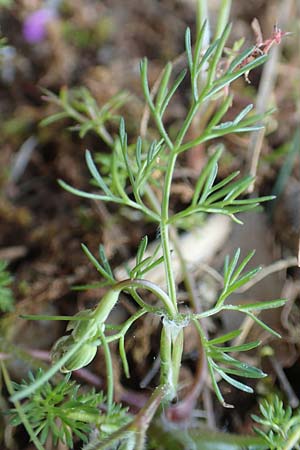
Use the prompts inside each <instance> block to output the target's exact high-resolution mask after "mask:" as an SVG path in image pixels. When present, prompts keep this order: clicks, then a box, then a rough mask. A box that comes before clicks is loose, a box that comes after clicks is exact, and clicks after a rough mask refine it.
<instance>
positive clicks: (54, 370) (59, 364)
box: [10, 336, 86, 402]
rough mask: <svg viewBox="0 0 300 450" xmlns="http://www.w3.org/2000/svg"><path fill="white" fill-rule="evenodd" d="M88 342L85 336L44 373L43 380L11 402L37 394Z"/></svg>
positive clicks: (23, 390)
mask: <svg viewBox="0 0 300 450" xmlns="http://www.w3.org/2000/svg"><path fill="white" fill-rule="evenodd" d="M85 341H86V336H83V337H82V338H81V339H79V340H78V341H77V342H76V343H75V344H74V345H72V347H71V348H70V350H68V351H67V352H66V353H65V354H64V356H62V358H61V359H60V360H59V361H57V363H55V364H54V365H53V366H52V367H51V368H50V369H49V370H48V371H47V372H45V373H44V375H43V376H41V378H39V379H38V380H36V381H35V382H34V383H32V384H31V385H30V386H27V387H26V388H25V389H22V391H18V392H17V393H15V394H14V395H12V396H11V398H10V400H11V401H12V402H16V401H17V400H22V399H23V398H25V397H29V396H30V395H31V394H32V393H33V392H35V391H36V390H37V389H38V388H39V387H41V386H42V385H43V384H45V383H46V382H47V381H48V380H50V378H52V377H53V376H54V375H55V374H56V373H57V372H58V371H59V370H60V369H61V368H62V366H63V365H64V364H65V363H66V362H67V361H68V360H69V359H70V358H71V356H73V355H74V354H75V353H76V352H77V351H78V350H79V349H80V348H81V347H82V345H83V344H84V342H85Z"/></svg>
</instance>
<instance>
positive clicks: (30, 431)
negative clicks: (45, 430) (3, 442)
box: [0, 361, 45, 450]
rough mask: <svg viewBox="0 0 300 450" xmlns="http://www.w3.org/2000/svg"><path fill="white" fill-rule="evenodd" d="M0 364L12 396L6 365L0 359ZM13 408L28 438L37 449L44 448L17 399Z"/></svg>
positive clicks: (12, 391)
mask: <svg viewBox="0 0 300 450" xmlns="http://www.w3.org/2000/svg"><path fill="white" fill-rule="evenodd" d="M0 364H1V369H2V373H3V378H4V381H5V384H6V387H7V390H8V392H9V394H10V395H11V397H13V396H14V390H13V386H12V383H11V380H10V377H9V374H8V372H7V370H6V367H5V365H4V363H3V362H2V361H0ZM13 403H14V405H15V408H16V410H17V413H18V414H19V416H20V419H21V420H22V423H23V425H24V427H25V429H26V431H27V433H28V435H29V436H30V440H31V441H32V442H33V443H34V445H35V447H36V448H37V449H38V450H45V449H44V447H43V446H42V444H41V443H40V441H39V439H38V438H37V436H36V434H35V432H34V430H33V429H32V426H31V424H30V422H29V420H28V419H27V416H26V414H25V412H24V410H23V408H22V405H21V404H20V402H18V401H17V400H15V401H14V402H13Z"/></svg>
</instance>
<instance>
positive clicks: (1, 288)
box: [0, 260, 14, 312]
mask: <svg viewBox="0 0 300 450" xmlns="http://www.w3.org/2000/svg"><path fill="white" fill-rule="evenodd" d="M6 267H7V262H6V261H2V260H0V311H2V312H9V311H12V310H13V309H14V296H13V293H12V290H11V289H10V287H9V285H10V284H11V282H12V278H11V276H10V273H9V272H8V271H7V270H5V269H6Z"/></svg>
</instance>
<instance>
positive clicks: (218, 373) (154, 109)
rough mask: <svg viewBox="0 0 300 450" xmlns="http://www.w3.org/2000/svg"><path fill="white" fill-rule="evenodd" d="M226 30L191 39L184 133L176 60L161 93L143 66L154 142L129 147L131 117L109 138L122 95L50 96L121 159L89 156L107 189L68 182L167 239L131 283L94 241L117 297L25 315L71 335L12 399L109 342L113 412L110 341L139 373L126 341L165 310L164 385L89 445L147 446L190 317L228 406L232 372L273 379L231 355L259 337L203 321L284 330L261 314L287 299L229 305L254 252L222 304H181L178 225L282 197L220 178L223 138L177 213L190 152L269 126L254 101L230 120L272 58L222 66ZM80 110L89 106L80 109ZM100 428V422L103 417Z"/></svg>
mask: <svg viewBox="0 0 300 450" xmlns="http://www.w3.org/2000/svg"><path fill="white" fill-rule="evenodd" d="M225 3H226V2H225ZM223 22H224V20H223ZM219 28H220V30H219V31H220V32H219V33H217V37H216V39H215V40H214V41H213V43H212V44H210V45H209V46H207V47H206V45H205V39H206V32H207V25H206V23H203V25H202V26H201V28H199V29H198V34H197V37H196V41H195V43H194V46H193V48H192V43H191V34H190V30H189V29H188V30H187V32H186V36H185V44H186V54H187V63H188V73H189V78H190V85H191V102H190V105H189V109H188V111H187V114H186V117H185V119H184V120H183V122H182V124H181V127H180V128H179V130H177V132H176V133H175V135H174V136H171V134H170V133H169V131H168V129H167V128H166V125H165V123H164V114H165V111H166V109H167V108H168V107H169V105H170V103H171V101H172V99H173V96H174V94H175V92H176V91H177V89H178V88H179V86H180V84H181V83H182V81H183V80H184V78H185V77H186V76H187V71H186V70H184V71H182V72H181V73H180V74H179V75H178V77H177V78H175V80H174V81H173V75H172V64H171V63H168V64H167V65H166V67H165V69H164V71H163V74H162V77H161V80H160V84H159V87H158V90H157V93H156V95H155V97H153V95H152V93H151V90H150V87H149V84H148V76H147V69H148V62H147V60H146V59H144V60H143V61H142V62H141V80H142V88H143V93H144V96H145V100H146V103H147V106H148V108H149V110H150V112H151V115H152V118H153V121H154V123H155V125H156V129H157V139H156V140H154V141H152V142H148V141H147V139H146V138H143V139H142V138H141V137H139V138H138V139H137V141H136V142H135V143H133V144H130V145H129V144H128V137H127V133H126V127H125V121H124V119H122V118H121V119H120V123H119V133H118V135H117V136H112V135H111V134H109V131H108V129H107V128H106V119H107V118H115V117H114V116H113V115H112V114H111V108H112V105H113V106H115V104H116V102H118V101H115V100H113V101H112V102H111V103H110V104H108V106H107V107H102V108H98V106H97V105H96V104H95V102H94V101H93V99H92V98H91V97H90V94H89V93H88V92H87V91H86V90H81V91H80V97H79V103H78V102H77V103H76V101H75V103H74V101H73V100H72V102H71V103H72V105H71V109H70V99H69V98H68V97H67V95H66V92H63V94H61V95H60V97H59V101H57V97H55V96H53V95H52V94H49V93H48V98H52V100H53V101H54V102H56V103H57V102H58V104H59V105H60V106H61V107H63V111H62V112H61V113H58V114H56V115H54V116H52V117H50V118H48V119H46V123H48V124H49V123H50V122H52V121H55V120H58V119H61V118H64V117H73V118H74V119H75V120H76V121H77V122H78V123H79V129H80V132H81V135H84V134H85V133H86V132H87V131H89V130H94V131H96V132H97V133H98V134H99V135H100V136H101V138H102V139H103V140H104V141H105V143H106V144H108V145H109V147H110V148H111V156H110V158H109V159H107V164H108V165H109V171H106V174H105V175H106V176H105V177H103V176H102V175H101V174H100V171H99V169H98V167H97V165H96V164H95V162H94V160H93V158H92V155H91V153H90V152H89V151H87V152H86V163H87V167H88V169H89V171H90V174H91V177H92V185H93V187H94V188H97V189H98V190H99V192H86V191H82V190H79V189H77V188H74V187H72V186H70V185H68V184H67V183H66V182H64V181H60V185H61V186H62V187H63V188H64V189H66V190H67V191H69V192H71V193H73V194H75V195H79V196H81V197H84V198H89V199H92V200H96V201H99V200H100V201H105V202H111V203H115V204H118V205H121V206H125V207H127V208H131V209H134V210H137V211H139V212H140V213H141V214H142V215H143V216H144V217H145V218H146V219H147V220H151V221H152V222H154V223H155V224H156V226H157V227H159V231H160V242H159V245H158V246H157V249H156V251H155V252H154V253H153V254H152V255H151V256H146V249H147V244H148V238H147V237H145V238H143V239H142V240H141V242H140V245H139V247H138V250H137V256H136V265H135V267H134V268H133V269H131V271H130V273H129V277H128V279H125V280H123V281H121V282H118V281H117V280H116V279H115V278H114V274H113V270H112V269H111V267H110V265H109V262H108V260H107V258H106V256H105V252H104V250H103V248H102V247H100V251H99V258H96V257H95V256H94V255H93V254H92V253H91V252H90V251H89V250H88V248H87V247H86V246H83V250H84V252H85V253H86V255H87V257H88V258H89V260H90V261H91V262H92V264H93V265H94V266H95V268H96V269H97V270H98V272H99V273H100V275H101V276H102V277H103V278H104V280H105V284H106V285H107V287H108V290H107V293H106V294H105V295H104V296H103V298H102V299H101V301H100V302H99V304H98V306H97V307H96V308H95V309H94V310H85V311H81V312H80V313H78V314H76V315H75V316H73V317H71V318H67V317H64V316H63V317H59V316H57V317H53V316H50V317H46V316H25V317H27V318H29V319H35V320H36V319H49V320H69V324H68V326H67V330H66V331H67V334H66V335H65V336H63V337H61V338H60V339H59V340H58V341H57V342H56V344H55V345H54V347H53V349H52V359H53V365H52V367H51V368H50V369H49V370H48V371H47V372H46V373H44V374H43V375H41V376H39V377H38V378H37V379H35V380H34V381H33V382H32V383H31V384H29V385H28V386H26V387H23V388H22V389H21V390H19V391H18V392H17V393H15V394H14V395H12V397H11V399H12V401H14V402H16V401H19V400H21V399H24V398H26V397H28V396H32V395H34V393H35V392H36V391H37V390H38V389H40V388H41V386H42V385H43V384H44V383H47V382H48V380H49V379H50V378H51V377H52V376H53V375H54V374H55V373H56V372H57V371H59V370H61V371H63V372H72V371H73V370H76V369H79V368H81V367H84V366H86V365H87V364H89V362H91V361H92V359H93V358H94V356H95V354H96V351H97V348H98V347H99V346H102V347H103V350H104V357H105V363H106V369H107V386H108V387H107V411H108V414H110V413H111V411H112V410H113V389H114V381H113V375H114V374H113V369H112V358H111V354H110V347H109V344H110V343H111V342H114V341H116V342H118V344H119V352H120V357H121V359H122V362H123V367H124V373H125V375H126V376H127V377H129V376H130V372H129V364H128V361H127V355H126V351H125V345H124V341H125V336H126V333H127V332H128V330H129V329H130V327H131V326H132V325H133V324H134V323H135V322H136V321H137V320H138V319H139V318H140V317H142V316H144V315H146V314H156V315H158V316H159V317H160V318H161V322H162V331H161V340H160V360H161V367H160V384H159V386H158V387H157V388H156V389H155V390H154V392H153V394H152V395H151V397H150V398H149V400H148V402H147V403H146V405H145V407H144V408H143V409H142V410H141V411H140V413H139V414H138V415H137V416H136V417H135V418H133V420H132V421H131V422H130V423H129V424H127V425H125V426H124V427H120V428H119V429H118V430H117V431H116V432H115V433H112V434H111V435H110V436H109V437H108V438H107V439H106V440H104V441H102V437H101V436H100V437H99V438H97V439H95V440H94V441H91V442H90V443H89V444H87V445H86V447H84V448H85V449H86V450H91V449H97V448H99V449H100V448H115V445H117V444H116V443H117V442H118V443H120V442H121V443H122V442H123V444H122V445H123V446H122V447H120V448H128V449H129V448H136V449H142V448H144V442H145V435H146V431H147V428H148V426H149V423H150V421H151V419H152V417H153V415H154V413H155V412H156V410H157V409H158V407H159V405H160V404H161V403H163V404H165V405H168V403H169V402H170V401H172V400H173V399H174V398H175V397H176V393H177V387H178V377H179V371H180V366H181V359H182V351H183V330H184V328H185V327H186V326H187V325H188V324H189V323H193V324H194V325H195V327H196V329H197V330H198V333H199V338H200V340H201V344H202V347H203V350H204V352H205V358H206V362H207V365H208V368H209V373H210V376H211V380H212V385H213V387H214V390H215V392H216V395H217V397H218V399H219V400H220V402H221V403H222V404H223V405H224V406H231V405H227V404H226V403H225V400H224V398H223V395H222V393H221V391H220V388H219V386H218V379H220V378H222V379H223V380H225V381H227V382H228V383H230V384H232V385H233V386H235V387H236V388H238V389H241V390H243V391H246V392H252V388H251V387H249V386H248V385H246V384H244V383H241V382H240V381H239V380H238V379H236V378H235V377H244V378H259V377H263V376H265V374H264V373H263V372H262V371H261V370H260V369H257V368H255V367H252V366H249V365H247V364H245V363H244V362H241V361H239V360H238V359H237V358H236V357H234V356H231V355H229V354H228V353H230V352H232V353H236V352H240V351H247V350H250V349H253V348H256V347H257V346H258V345H259V342H258V341H255V342H250V343H247V344H243V345H240V346H230V345H229V346H228V345H227V344H228V342H229V341H230V340H231V339H233V338H234V337H236V336H237V335H238V334H239V330H237V331H234V332H232V333H230V334H227V335H225V336H222V337H218V338H216V339H212V340H210V339H209V338H208V336H207V335H206V333H205V331H204V328H203V325H202V320H203V319H205V318H206V317H209V316H213V315H216V314H218V313H220V312H221V311H226V310H235V311H239V312H242V313H244V314H246V315H248V316H250V317H251V318H252V319H253V320H254V321H256V322H257V323H258V324H259V325H260V326H262V327H263V328H264V329H266V330H267V331H269V332H270V333H273V334H274V335H276V336H278V334H277V333H276V332H275V331H274V330H272V329H270V328H269V327H268V326H267V325H266V324H265V323H263V322H262V321H261V320H260V319H259V318H258V317H257V315H256V314H255V312H256V311H260V310H263V309H269V308H276V307H280V306H282V305H283V304H284V300H282V299H279V300H274V301H266V302H259V303H253V304H243V305H231V304H230V303H225V301H226V300H228V298H229V297H230V295H231V294H232V293H233V292H234V291H235V290H236V289H238V288H240V287H241V286H243V285H244V284H245V283H247V282H248V281H249V280H251V279H252V278H253V277H254V276H255V274H256V273H257V271H258V270H259V268H258V269H255V270H250V271H246V272H245V268H246V266H247V264H248V262H249V261H250V259H251V257H252V255H253V253H250V254H249V255H248V256H246V257H245V258H244V259H243V260H242V261H241V262H240V263H238V261H239V257H240V252H239V250H238V251H237V252H236V253H235V255H234V256H233V257H232V259H230V258H229V257H228V258H227V259H226V261H225V267H224V287H223V290H222V292H221V293H220V295H219V296H218V298H217V300H216V304H215V305H214V306H213V307H212V308H211V309H209V310H208V311H204V312H202V313H193V312H188V313H182V312H180V311H179V310H178V302H177V288H176V283H175V279H174V273H173V270H172V256H171V249H172V245H173V244H172V241H173V242H174V239H175V238H174V236H173V233H172V230H174V229H175V230H176V228H178V227H179V226H180V224H181V223H182V221H183V220H185V219H186V218H188V217H190V216H196V215H198V214H210V213H218V214H225V215H227V216H229V217H231V218H232V219H233V220H234V221H236V222H238V223H241V222H240V219H239V218H238V217H237V214H238V213H241V212H244V211H248V210H251V209H254V208H257V207H258V206H259V205H260V203H262V202H264V201H267V200H270V199H272V198H273V197H269V196H268V197H258V198H246V197H243V198H240V196H241V195H243V194H246V192H247V188H248V187H249V185H250V184H251V183H252V182H253V178H252V177H249V176H246V177H242V178H239V173H238V172H235V173H232V174H230V175H229V176H228V177H227V178H225V179H224V180H222V181H218V182H216V177H217V174H218V161H219V159H220V158H221V154H222V146H221V145H219V144H218V145H216V147H215V149H214V150H213V151H212V152H211V155H210V158H209V159H208V162H207V164H206V166H205V167H204V169H203V170H202V172H201V173H200V175H199V178H198V180H197V182H196V184H195V189H194V194H193V196H192V199H191V202H190V204H189V205H188V206H187V207H185V208H184V209H182V210H180V211H177V212H172V211H171V209H170V198H171V186H172V180H173V174H174V168H175V165H176V162H177V159H178V158H179V157H180V155H182V154H183V153H184V152H187V151H188V150H189V149H191V148H193V147H194V146H196V145H199V144H200V143H204V142H208V141H212V140H213V139H216V138H221V137H223V136H225V135H227V134H228V133H245V132H251V131H254V130H257V129H259V128H261V125H256V124H257V123H258V122H261V121H262V120H263V118H264V117H263V116H261V115H256V114H252V113H251V110H252V105H249V106H247V107H246V108H245V109H243V110H242V111H241V112H240V113H239V114H238V115H237V116H236V117H235V119H234V120H232V121H222V120H223V117H224V116H225V114H226V112H227V111H228V109H229V108H230V106H231V103H232V97H231V96H230V95H228V90H229V87H230V85H231V83H232V82H233V81H234V80H236V79H237V78H238V77H240V76H242V75H244V74H246V73H248V72H249V71H250V70H252V69H254V68H255V67H257V66H258V65H260V64H262V63H263V62H264V61H265V60H266V56H265V55H264V56H260V57H258V58H256V59H254V60H252V61H251V62H249V63H247V64H241V63H242V62H244V61H245V60H246V58H247V57H248V56H249V55H250V54H252V51H253V49H248V50H246V51H244V52H243V53H242V54H239V55H238V56H235V57H234V58H232V57H231V56H230V63H229V64H227V65H226V64H223V66H224V67H226V69H225V70H224V71H223V72H222V71H221V69H220V66H221V65H220V62H221V59H222V57H223V53H224V46H225V43H226V41H227V38H228V36H229V33H230V26H229V25H227V26H221V25H220V23H219ZM208 103H209V104H211V103H212V104H213V105H214V113H213V114H212V117H211V118H210V120H209V122H208V123H207V126H206V127H205V129H204V130H203V132H201V134H200V135H199V136H198V137H196V138H194V139H192V140H188V139H187V135H188V131H189V129H190V127H191V124H192V122H193V120H194V118H195V117H196V115H197V114H198V111H199V109H200V108H201V107H203V106H205V105H207V104H208ZM78 111H80V114H79V115H78ZM107 114H109V115H107ZM154 171H159V172H160V177H159V178H158V179H159V181H158V182H157V181H155V182H154V177H153V176H152V175H153V172H154ZM124 173H125V176H124ZM158 188H160V189H161V191H162V196H161V201H160V200H159V196H158V195H157V189H158ZM174 247H176V245H174ZM159 251H161V253H162V256H159ZM159 264H162V265H163V266H164V272H165V280H166V285H167V289H166V290H164V289H162V288H161V287H160V286H158V285H156V284H154V283H152V282H150V281H149V280H147V273H148V272H149V270H150V269H152V268H153V267H154V266H156V265H159ZM141 290H142V291H143V292H144V293H145V292H151V293H152V294H154V295H155V296H156V298H157V300H158V304H157V306H153V305H152V304H151V305H150V304H149V302H148V300H147V296H146V295H145V294H143V296H142V295H141ZM122 291H125V292H127V293H128V294H130V295H131V296H132V298H133V300H134V301H135V302H136V304H137V306H138V310H137V312H136V313H135V314H134V315H132V316H131V317H130V318H129V319H128V320H126V321H125V322H124V323H123V324H121V325H120V326H118V327H111V326H109V325H108V324H107V318H108V316H109V314H110V312H111V311H112V309H113V308H114V307H115V305H116V303H117V302H118V300H119V296H120V293H121V292H122ZM108 331H109V333H108ZM224 344H226V345H224ZM95 425H96V426H97V423H96V422H95Z"/></svg>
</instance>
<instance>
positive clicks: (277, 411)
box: [252, 395, 300, 450]
mask: <svg viewBox="0 0 300 450" xmlns="http://www.w3.org/2000/svg"><path fill="white" fill-rule="evenodd" d="M259 409H260V413H261V415H260V416H257V415H254V414H253V415H252V419H253V420H254V421H255V422H257V423H258V424H259V425H261V426H262V428H257V427H255V428H254V429H255V431H256V432H257V433H258V434H259V435H260V436H261V437H262V438H263V440H264V442H265V443H266V445H268V448H269V449H270V450H292V449H295V450H297V449H300V410H298V411H295V412H293V411H292V408H291V407H290V406H288V407H287V408H286V409H285V408H284V406H283V402H282V400H280V398H279V397H278V396H277V395H273V396H272V397H271V399H270V400H263V401H262V402H261V403H260V405H259Z"/></svg>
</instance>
